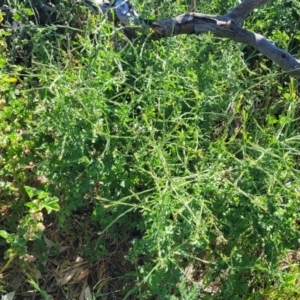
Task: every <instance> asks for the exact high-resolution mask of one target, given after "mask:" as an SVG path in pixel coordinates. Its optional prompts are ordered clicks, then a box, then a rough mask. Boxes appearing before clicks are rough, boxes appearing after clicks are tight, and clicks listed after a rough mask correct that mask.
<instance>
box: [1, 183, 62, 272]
mask: <svg viewBox="0 0 300 300" xmlns="http://www.w3.org/2000/svg"><path fill="white" fill-rule="evenodd" d="M25 190H26V192H27V194H28V196H29V199H30V201H29V202H27V203H25V206H26V207H28V208H29V209H28V212H26V213H25V215H24V216H23V217H22V218H21V219H20V220H19V222H18V223H19V224H18V226H17V231H16V232H13V233H9V232H7V231H6V230H0V236H1V237H2V238H4V239H5V240H6V242H7V243H8V244H9V249H8V250H7V251H6V253H5V258H6V259H7V262H6V264H5V265H4V266H3V268H2V269H1V271H0V273H1V274H2V273H3V272H4V271H5V270H6V269H7V268H8V267H9V266H10V264H11V263H12V261H13V260H14V259H15V258H16V257H19V258H20V259H21V260H22V259H25V258H26V257H27V255H28V252H27V243H28V242H29V241H35V240H36V239H41V237H42V234H43V231H44V228H45V227H44V225H43V210H44V209H45V210H46V211H47V213H48V214H49V213H51V212H52V211H58V210H59V206H58V198H56V197H50V196H49V194H48V193H47V192H44V191H40V190H37V189H34V188H32V187H28V186H25ZM25 261H26V259H25Z"/></svg>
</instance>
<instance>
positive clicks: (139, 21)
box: [88, 0, 300, 77]
mask: <svg viewBox="0 0 300 300" xmlns="http://www.w3.org/2000/svg"><path fill="white" fill-rule="evenodd" d="M192 1H193V0H192ZM272 1H273V0H244V1H243V2H242V3H240V4H239V5H237V6H236V7H234V8H233V9H232V10H231V11H230V12H228V13H227V14H225V15H223V16H213V15H207V14H201V13H190V12H189V13H186V14H182V15H179V16H177V17H174V18H171V19H166V20H157V21H150V20H145V19H143V18H141V17H140V16H139V15H138V13H137V12H136V11H135V10H134V7H133V6H132V5H131V4H130V2H129V1H128V0H116V1H114V3H113V4H112V5H111V4H109V1H108V0H98V1H97V2H98V5H99V7H100V10H101V11H102V13H107V12H109V10H110V9H112V10H114V11H115V13H116V16H117V18H118V20H119V21H121V22H122V24H124V25H125V26H131V25H134V26H135V27H136V26H137V25H139V26H141V27H142V28H143V29H145V28H146V29H148V32H149V33H150V37H151V38H153V39H161V38H167V37H171V36H174V35H179V34H203V33H206V32H211V33H213V34H214V35H216V36H218V37H223V38H229V39H231V40H233V41H235V42H239V43H242V44H246V45H250V46H252V47H253V48H255V49H256V50H258V51H259V52H261V53H262V54H264V55H265V56H266V57H268V58H269V59H271V60H272V61H273V62H275V63H276V64H277V65H278V66H279V67H281V68H282V69H283V70H284V71H285V72H288V73H289V74H290V75H291V76H294V77H300V61H299V60H298V59H296V58H295V57H293V56H292V55H291V54H290V53H288V52H286V51H284V50H282V49H280V48H278V47H276V46H275V45H274V44H273V43H272V42H270V41H269V40H268V39H266V38H265V37H264V36H262V35H260V34H257V33H254V32H251V31H249V30H247V29H245V28H243V27H242V26H241V25H240V24H241V23H242V22H243V21H245V19H246V18H247V17H248V16H249V15H250V14H251V13H252V12H253V10H254V9H256V8H258V7H259V6H261V5H263V4H266V3H270V2H272ZM88 2H91V1H88ZM193 3H195V2H193Z"/></svg>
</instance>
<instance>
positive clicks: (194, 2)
mask: <svg viewBox="0 0 300 300" xmlns="http://www.w3.org/2000/svg"><path fill="white" fill-rule="evenodd" d="M195 10H196V0H191V4H190V6H189V8H188V12H189V13H191V12H194V11H195Z"/></svg>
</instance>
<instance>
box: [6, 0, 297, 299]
mask: <svg viewBox="0 0 300 300" xmlns="http://www.w3.org/2000/svg"><path fill="white" fill-rule="evenodd" d="M225 2H226V1H211V2H210V3H209V5H208V4H207V3H204V4H203V12H207V13H218V12H220V7H223V5H224V4H226V5H228V6H232V4H233V2H234V1H230V3H229V2H228V1H227V2H226V3H225ZM64 3H65V4H66V2H64ZM147 3H150V4H151V3H154V1H148V2H147ZM283 4H284V3H283V2H282V1H278V4H274V5H273V6H270V7H268V8H267V7H266V8H262V9H261V10H259V13H260V14H264V13H266V14H271V11H272V18H273V19H274V20H276V19H279V17H278V15H279V13H281V12H282V10H283V9H284V6H283ZM66 5H67V4H66ZM157 5H158V8H159V9H158V10H157V11H154V12H153V11H149V7H152V5H148V6H147V5H144V6H145V7H141V8H143V9H144V11H143V13H145V14H153V16H154V15H158V14H159V13H160V12H161V11H162V9H163V11H164V13H166V12H168V9H169V7H170V3H169V1H160V2H159V3H157ZM201 5H202V4H201ZM184 7H185V6H184V5H183V4H182V3H179V1H177V2H176V3H173V4H172V5H171V10H170V14H171V12H174V14H175V12H176V10H178V11H179V10H181V11H182V9H183V8H184ZM274 7H275V8H276V9H275V10H273V8H274ZM66 8H68V9H66ZM64 9H65V10H67V11H68V16H69V17H70V18H72V17H74V18H75V19H76V16H77V15H76V13H75V12H74V11H73V10H72V9H74V8H72V7H64ZM287 10H288V12H289V13H288V14H287V16H288V17H287V18H289V19H287V20H285V22H287V24H290V23H292V15H293V12H291V11H290V8H287ZM20 11H21V10H20ZM83 11H84V12H85V13H86V14H87V18H88V21H87V23H85V24H84V25H83V28H81V29H80V30H76V31H75V30H74V29H72V28H71V27H68V26H66V28H64V29H65V30H66V31H65V33H64V34H63V35H61V34H59V32H57V31H58V28H59V27H56V26H49V27H38V26H34V25H32V26H31V27H30V28H29V33H30V37H31V42H32V44H30V43H29V42H28V41H25V40H24V41H23V43H24V45H26V46H30V49H31V50H30V51H31V54H32V57H33V59H32V62H31V63H32V65H31V66H29V67H28V68H26V70H24V68H22V67H21V66H13V65H11V64H8V63H7V55H9V54H6V55H5V54H3V53H5V52H1V53H0V55H2V56H1V59H2V58H3V59H4V60H5V63H4V64H3V66H5V72H6V75H5V78H6V79H5V80H4V81H3V80H2V82H3V83H4V84H3V85H2V86H1V97H5V103H4V102H1V103H3V104H2V105H3V106H2V108H3V109H2V110H1V111H0V116H1V124H0V126H1V128H0V130H1V135H0V141H1V153H2V157H1V162H0V164H1V169H0V178H1V179H0V180H1V184H2V186H3V187H4V191H5V197H4V196H2V194H1V203H4V199H5V201H7V200H6V199H8V200H9V201H11V202H15V203H16V204H15V205H16V206H15V208H14V210H13V217H12V221H11V223H6V224H5V226H7V229H5V230H2V231H1V236H2V237H4V238H5V239H6V240H7V242H8V243H9V247H11V249H12V250H10V251H8V252H7V254H6V256H7V259H8V260H9V259H10V258H9V256H10V255H11V257H14V256H16V255H18V256H20V255H23V256H24V255H26V253H27V249H26V243H27V242H28V241H29V240H32V239H38V238H40V236H41V234H42V231H41V229H42V228H41V226H42V225H41V224H42V215H41V212H42V211H43V210H45V209H46V210H49V212H50V211H51V210H54V211H57V212H58V215H59V219H60V225H61V226H66V224H67V223H68V222H69V216H70V214H71V213H72V211H74V210H77V209H79V208H80V207H82V206H86V205H87V203H89V204H91V203H92V204H93V212H92V216H91V218H92V219H93V220H94V221H97V222H98V224H99V228H97V229H99V230H98V231H99V232H105V233H106V234H107V235H109V236H110V237H111V238H114V239H116V240H118V239H121V240H124V239H128V240H131V241H132V247H131V250H130V251H129V253H127V255H126V258H127V259H128V260H130V261H131V262H132V263H133V264H134V265H136V269H135V271H134V272H132V273H131V274H130V276H129V277H128V278H130V279H129V281H130V282H129V284H128V286H129V290H125V291H124V293H123V295H122V296H123V297H125V298H126V297H128V298H130V297H136V298H140V299H151V298H157V299H198V297H200V296H201V297H203V298H204V299H231V298H233V299H238V298H240V299H262V298H263V297H266V298H269V299H280V297H281V299H289V298H291V299H292V297H294V298H295V299H297V297H298V298H299V292H298V290H297V289H296V288H295V286H296V284H297V282H298V281H297V280H299V268H298V265H297V262H296V261H292V262H291V261H289V262H287V257H288V255H289V253H290V252H294V253H296V252H297V251H298V244H299V225H298V222H299V221H298V220H299V195H300V194H299V167H298V157H299V150H298V149H299V141H300V138H299V136H300V132H299V126H298V121H299V96H298V88H299V87H298V82H297V81H295V80H293V79H290V78H288V77H286V76H284V75H282V74H280V73H278V72H277V71H276V67H273V66H271V65H270V64H269V63H268V61H266V60H264V59H261V58H260V57H259V56H258V55H257V54H256V53H255V52H253V53H252V52H251V53H250V54H249V52H247V51H248V49H244V47H243V46H241V45H236V44H233V43H231V42H229V41H224V40H219V39H217V38H214V37H212V36H210V35H205V36H200V37H187V36H180V37H176V38H175V37H174V38H170V39H167V40H162V41H149V40H148V39H147V38H144V37H141V38H140V39H138V40H137V41H136V42H135V43H134V44H132V43H130V42H128V41H127V40H126V39H125V38H124V36H123V35H122V33H121V32H120V30H119V28H118V27H113V26H112V25H111V24H110V23H109V22H107V20H106V19H105V18H104V17H99V18H98V17H95V16H93V15H91V14H90V13H88V12H87V11H86V10H83ZM201 11H202V9H201ZM168 15H169V13H168ZM262 19H264V18H263V17H258V20H262ZM266 19H267V18H266ZM249 22H253V24H252V26H253V28H257V27H259V28H266V29H265V30H268V31H269V32H270V33H272V34H273V35H274V39H276V40H278V41H280V42H281V43H282V45H284V46H286V47H289V45H290V43H289V42H288V41H287V39H286V33H285V32H284V31H283V28H279V29H278V31H276V30H275V29H274V28H276V26H274V25H273V23H272V22H271V23H268V22H266V23H265V24H259V23H258V21H257V20H256V17H255V16H253V17H252V21H251V20H250V21H249ZM248 27H249V28H250V27H251V24H249V25H248ZM289 28H290V27H289ZM2 34H6V33H4V31H3V32H2ZM295 34H296V33H295ZM288 35H290V34H288ZM1 46H3V47H4V49H6V45H4V44H1ZM242 50H243V51H244V53H245V57H244V56H243V54H241V53H243V52H242ZM247 55H248V56H247ZM245 58H246V59H245ZM25 71H26V72H25ZM3 78H4V77H2V79H3ZM7 78H8V79H7ZM9 78H10V79H9ZM12 78H15V79H12ZM14 81H17V82H18V84H17V85H16V83H15V82H14ZM232 104H234V107H235V109H234V110H232V109H231V108H232ZM235 120H239V122H240V126H239V128H237V127H235V128H234V127H233V125H232V124H233V121H235ZM30 166H31V168H30V170H32V171H31V173H30V172H27V171H26V170H28V169H29V167H30ZM36 176H42V177H45V178H47V182H46V183H39V184H37V185H38V186H36V187H35V185H32V184H31V183H32V182H35V181H34V179H35V177H36ZM26 186H31V188H29V187H26ZM33 186H34V187H35V188H33ZM16 191H17V193H18V196H19V198H17V197H16ZM57 199H59V207H58V200H57ZM19 208H21V210H20V209H19ZM18 211H21V213H20V215H21V223H17V222H16V220H17V219H18V218H19V213H18ZM32 216H33V218H32ZM101 237H102V236H100V237H98V236H97V239H101ZM133 237H135V238H133ZM87 239H91V236H90V234H87ZM16 242H18V244H19V245H21V247H17V245H16ZM99 245H100V246H99V248H100V247H101V248H100V249H97V250H98V251H94V253H95V255H94V257H92V256H93V255H92V254H91V251H88V250H86V251H85V252H84V251H83V252H82V253H83V255H85V256H86V257H88V259H89V260H90V261H93V260H97V259H99V258H101V256H102V255H104V252H105V251H107V249H106V247H105V240H104V239H103V240H102V239H101V240H100V242H99ZM190 266H192V267H193V268H192V269H193V270H194V271H193V272H192V273H191V274H187V273H188V271H187V269H188V267H190ZM132 278H134V279H132ZM200 283H201V285H200ZM132 285H134V287H133V288H132ZM210 291H213V292H210ZM109 292H111V293H113V292H114V291H109ZM126 295H127V296H126ZM199 295H200V296H199Z"/></svg>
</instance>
